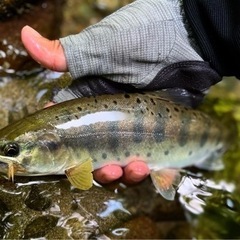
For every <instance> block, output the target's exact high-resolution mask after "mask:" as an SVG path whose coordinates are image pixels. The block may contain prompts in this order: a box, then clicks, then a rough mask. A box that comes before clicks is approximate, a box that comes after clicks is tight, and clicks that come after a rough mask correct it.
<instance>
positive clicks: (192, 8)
mask: <svg viewBox="0 0 240 240" xmlns="http://www.w3.org/2000/svg"><path fill="white" fill-rule="evenodd" d="M183 7H184V11H185V15H186V19H187V21H188V24H189V25H190V27H191V29H192V31H193V34H194V37H195V39H196V40H197V43H198V45H199V47H200V48H201V50H202V54H203V58H204V60H205V61H207V62H209V63H210V65H211V67H213V68H214V69H215V70H216V71H217V72H218V73H219V74H220V75H221V76H235V77H237V78H240V61H239V56H240V1H239V0H183Z"/></svg>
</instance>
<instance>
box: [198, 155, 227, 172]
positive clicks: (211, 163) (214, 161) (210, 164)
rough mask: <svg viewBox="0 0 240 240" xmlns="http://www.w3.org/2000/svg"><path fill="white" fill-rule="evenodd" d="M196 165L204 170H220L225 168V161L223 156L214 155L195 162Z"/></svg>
mask: <svg viewBox="0 0 240 240" xmlns="http://www.w3.org/2000/svg"><path fill="white" fill-rule="evenodd" d="M195 166H196V167H198V168H200V169H203V170H210V171H218V170H222V169H223V168H224V163H223V161H222V159H221V158H215V157H214V156H211V157H209V158H208V159H206V160H204V161H201V162H199V163H196V164H195Z"/></svg>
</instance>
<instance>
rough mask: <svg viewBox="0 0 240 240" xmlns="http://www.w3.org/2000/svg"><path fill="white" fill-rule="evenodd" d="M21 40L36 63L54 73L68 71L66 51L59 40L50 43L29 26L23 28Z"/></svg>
mask: <svg viewBox="0 0 240 240" xmlns="http://www.w3.org/2000/svg"><path fill="white" fill-rule="evenodd" d="M21 38H22V42H23V44H24V46H25V48H26V49H27V51H28V53H29V54H30V55H31V56H32V58H33V59H34V60H35V61H37V62H38V63H40V64H41V65H43V66H44V67H46V68H49V69H51V70H54V71H59V72H65V71H67V63H66V58H65V55H64V50H63V47H62V45H61V44H60V41H59V40H53V41H50V40H48V39H47V38H44V37H43V36H41V35H40V34H39V33H38V32H37V31H35V30H34V29H33V28H31V27H29V26H25V27H23V29H22V32H21Z"/></svg>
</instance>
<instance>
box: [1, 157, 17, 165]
mask: <svg viewBox="0 0 240 240" xmlns="http://www.w3.org/2000/svg"><path fill="white" fill-rule="evenodd" d="M0 163H6V164H12V163H15V164H19V162H18V161H17V159H16V158H15V157H9V156H0Z"/></svg>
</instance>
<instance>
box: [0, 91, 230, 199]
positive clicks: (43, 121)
mask: <svg viewBox="0 0 240 240" xmlns="http://www.w3.org/2000/svg"><path fill="white" fill-rule="evenodd" d="M226 136H227V133H226V131H225V129H224V128H223V127H222V126H221V124H219V123H218V122H217V121H215V120H213V119H212V118H210V117H209V116H208V115H206V114H204V113H202V112H199V111H197V110H193V109H190V108H187V107H184V106H181V105H179V104H176V103H173V102H172V101H171V100H169V99H166V98H165V97H164V98H163V97H162V96H161V92H159V93H134V94H116V95H102V96H97V97H88V98H81V99H74V100H70V101H67V102H63V103H60V104H57V105H55V106H52V107H49V108H47V109H43V110H40V111H38V112H36V113H34V114H32V115H30V116H27V117H26V118H24V119H21V120H19V121H17V122H16V123H13V124H11V125H9V126H7V127H5V128H4V129H2V130H1V131H0V162H2V163H5V164H6V167H5V168H4V167H3V168H1V169H0V171H1V172H4V173H6V172H7V171H8V174H9V175H10V176H12V177H13V175H49V174H64V173H65V174H66V175H67V177H68V179H69V180H70V182H71V183H72V184H73V185H74V186H75V187H78V188H80V189H88V188H90V187H91V186H92V175H91V172H92V170H93V169H98V168H100V167H103V166H105V165H108V164H111V163H112V164H119V165H121V166H125V165H126V164H128V163H129V162H130V161H132V160H133V159H136V158H140V159H141V160H143V161H145V162H146V163H147V164H148V166H149V168H150V170H151V176H152V179H153V183H154V185H155V186H156V188H157V190H158V191H159V192H160V193H161V194H162V195H163V196H164V197H165V198H167V199H172V198H173V189H172V187H171V183H169V188H168V189H165V188H166V186H167V184H166V181H167V180H166V179H175V178H176V176H177V173H176V172H174V171H172V170H171V171H168V169H181V168H183V167H187V166H190V165H199V163H200V165H201V166H202V167H204V166H205V167H206V166H207V167H209V166H210V168H211V166H212V165H214V164H215V163H214V161H215V160H216V159H218V158H219V157H221V155H222V154H223V152H224V151H225V150H226V148H227V143H226V142H227V141H226V139H227V138H226ZM16 149H17V150H16ZM15 151H16V153H15ZM215 165H217V164H215ZM164 169H166V171H163V170H164ZM166 172H167V174H166ZM169 174H171V177H170V176H169ZM161 175H163V176H165V177H164V178H165V180H164V181H162V178H160V177H161ZM172 175H174V176H175V177H172ZM157 179H158V180H157ZM159 179H160V180H159ZM163 182H164V185H162V184H161V183H163Z"/></svg>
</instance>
